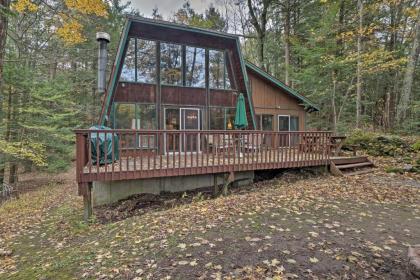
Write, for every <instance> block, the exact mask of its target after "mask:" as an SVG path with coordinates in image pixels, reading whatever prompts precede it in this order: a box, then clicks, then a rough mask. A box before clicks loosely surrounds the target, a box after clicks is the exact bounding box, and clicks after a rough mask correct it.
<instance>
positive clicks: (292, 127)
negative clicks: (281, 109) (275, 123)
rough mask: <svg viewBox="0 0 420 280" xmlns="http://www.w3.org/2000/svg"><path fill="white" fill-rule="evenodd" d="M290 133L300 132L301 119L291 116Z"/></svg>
mask: <svg viewBox="0 0 420 280" xmlns="http://www.w3.org/2000/svg"><path fill="white" fill-rule="evenodd" d="M290 131H299V117H297V116H290Z"/></svg>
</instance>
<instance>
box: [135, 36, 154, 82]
mask: <svg viewBox="0 0 420 280" xmlns="http://www.w3.org/2000/svg"><path fill="white" fill-rule="evenodd" d="M137 82H141V83H155V82H156V42H154V41H148V40H142V39H137Z"/></svg>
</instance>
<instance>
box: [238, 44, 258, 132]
mask: <svg viewBox="0 0 420 280" xmlns="http://www.w3.org/2000/svg"><path fill="white" fill-rule="evenodd" d="M236 49H237V51H238V55H239V59H240V62H241V69H242V75H243V77H244V83H245V89H246V92H247V97H248V104H249V108H250V111H251V120H252V125H253V126H254V129H256V128H257V126H256V123H255V113H254V103H253V102H252V90H251V89H250V88H249V80H248V73H247V71H246V67H245V65H246V64H245V61H244V58H243V57H242V51H241V44H240V42H239V38H236Z"/></svg>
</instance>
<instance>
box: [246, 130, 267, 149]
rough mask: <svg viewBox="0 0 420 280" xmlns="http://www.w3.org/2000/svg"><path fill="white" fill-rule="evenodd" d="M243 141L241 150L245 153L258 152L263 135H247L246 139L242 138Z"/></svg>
mask: <svg viewBox="0 0 420 280" xmlns="http://www.w3.org/2000/svg"><path fill="white" fill-rule="evenodd" d="M244 136H245V135H244ZM243 140H244V141H243V148H244V150H245V151H251V152H258V151H259V150H260V149H261V146H262V144H263V140H264V135H258V134H249V135H247V136H246V137H243Z"/></svg>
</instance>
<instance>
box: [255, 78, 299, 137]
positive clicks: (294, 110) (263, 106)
mask: <svg viewBox="0 0 420 280" xmlns="http://www.w3.org/2000/svg"><path fill="white" fill-rule="evenodd" d="M248 77H249V79H250V83H251V88H252V101H253V103H254V111H255V115H262V114H267V115H273V116H274V124H273V126H274V130H278V115H290V116H298V117H299V130H305V129H306V128H305V117H306V112H305V110H304V107H303V106H301V105H299V103H300V101H299V100H298V99H296V98H294V97H292V96H290V95H289V94H288V93H286V92H285V91H284V90H283V89H280V88H278V87H276V86H274V85H272V84H271V83H270V82H268V81H266V80H265V79H263V78H260V77H259V76H257V75H256V74H254V73H253V72H252V71H248Z"/></svg>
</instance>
